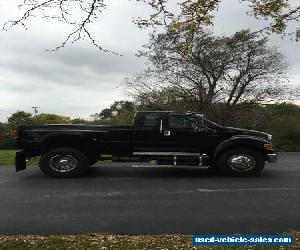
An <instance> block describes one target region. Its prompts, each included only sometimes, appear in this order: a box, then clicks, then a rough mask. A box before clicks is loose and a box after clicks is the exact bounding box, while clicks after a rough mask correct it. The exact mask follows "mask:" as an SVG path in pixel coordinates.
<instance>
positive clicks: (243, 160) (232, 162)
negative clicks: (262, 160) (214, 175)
mask: <svg viewBox="0 0 300 250" xmlns="http://www.w3.org/2000/svg"><path fill="white" fill-rule="evenodd" d="M255 165H256V161H255V159H254V158H253V157H252V156H251V155H246V154H238V155H233V156H231V157H230V158H229V160H228V166H229V167H230V168H231V169H232V170H234V171H237V172H248V171H250V170H252V169H254V168H255Z"/></svg>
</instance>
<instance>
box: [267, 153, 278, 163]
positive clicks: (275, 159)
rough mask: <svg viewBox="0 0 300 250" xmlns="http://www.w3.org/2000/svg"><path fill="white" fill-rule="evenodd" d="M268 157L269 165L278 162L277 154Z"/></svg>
mask: <svg viewBox="0 0 300 250" xmlns="http://www.w3.org/2000/svg"><path fill="white" fill-rule="evenodd" d="M267 156H268V162H269V163H275V162H277V154H267Z"/></svg>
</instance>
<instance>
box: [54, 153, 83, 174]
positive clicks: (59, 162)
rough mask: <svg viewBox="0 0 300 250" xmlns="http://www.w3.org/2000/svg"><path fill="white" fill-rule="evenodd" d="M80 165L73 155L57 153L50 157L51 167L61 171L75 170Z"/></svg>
mask: <svg viewBox="0 0 300 250" xmlns="http://www.w3.org/2000/svg"><path fill="white" fill-rule="evenodd" d="M77 165H78V161H77V159H76V158H75V157H74V156H72V155H55V156H53V157H51V158H50V161H49V167H50V168H51V169H52V170H54V171H56V172H59V173H66V172H70V171H72V170H74V169H75V168H76V167H77Z"/></svg>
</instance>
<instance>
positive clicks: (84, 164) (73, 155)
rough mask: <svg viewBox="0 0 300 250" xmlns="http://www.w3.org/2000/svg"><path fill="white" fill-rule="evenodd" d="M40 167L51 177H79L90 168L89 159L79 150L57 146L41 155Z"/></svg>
mask: <svg viewBox="0 0 300 250" xmlns="http://www.w3.org/2000/svg"><path fill="white" fill-rule="evenodd" d="M39 167H40V169H41V170H42V171H43V172H44V173H45V174H47V175H49V176H51V177H79V176H82V175H83V174H84V173H85V172H86V170H87V169H88V167H89V160H88V158H87V157H86V155H85V154H83V153H82V152H80V151H79V150H76V149H73V148H57V149H53V150H51V151H49V152H47V153H45V154H43V155H42V156H41V158H40V162H39Z"/></svg>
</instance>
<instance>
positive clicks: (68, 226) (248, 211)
mask: <svg viewBox="0 0 300 250" xmlns="http://www.w3.org/2000/svg"><path fill="white" fill-rule="evenodd" d="M291 230H298V231H300V154H294V153H290V154H281V155H280V157H279V162H278V163H276V164H267V165H266V168H265V170H264V171H263V172H262V174H261V175H260V176H259V177H251V178H242V177H224V176H220V175H217V174H212V173H208V172H207V171H203V170H199V169H185V168H174V169H173V168H132V167H130V165H128V164H127V163H122V164H113V165H98V166H96V167H93V168H91V170H90V171H89V173H88V174H87V175H86V176H85V177H83V178H76V179H55V178H50V177H47V176H45V175H44V174H43V173H42V172H41V171H40V170H39V168H38V167H36V166H30V167H28V168H27V169H26V170H25V171H22V172H19V173H16V172H15V170H14V168H13V166H0V234H74V233H95V232H98V233H99V232H107V233H118V234H165V233H167V234H170V233H181V234H193V233H197V234H201V233H274V232H287V231H291Z"/></svg>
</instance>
